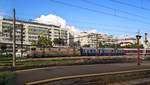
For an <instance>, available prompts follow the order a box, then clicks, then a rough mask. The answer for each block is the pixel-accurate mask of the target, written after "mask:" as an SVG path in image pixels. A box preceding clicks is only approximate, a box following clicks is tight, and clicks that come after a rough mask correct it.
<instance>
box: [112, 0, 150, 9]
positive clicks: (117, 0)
mask: <svg viewBox="0 0 150 85" xmlns="http://www.w3.org/2000/svg"><path fill="white" fill-rule="evenodd" d="M110 1H112V2H114V3H118V4H122V5H126V6H130V7H134V8H138V9H142V10H146V11H150V9H149V8H145V7H143V5H141V6H137V5H133V4H129V3H125V2H122V1H119V0H110ZM141 4H142V3H141Z"/></svg>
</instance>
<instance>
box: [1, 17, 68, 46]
mask: <svg viewBox="0 0 150 85" xmlns="http://www.w3.org/2000/svg"><path fill="white" fill-rule="evenodd" d="M12 23H13V21H12V20H11V19H1V20H0V43H8V44H11V43H12V32H13V24H12ZM21 26H23V29H21ZM21 34H22V37H23V44H25V45H31V43H32V41H38V39H39V37H40V36H41V35H42V36H45V37H48V38H51V39H52V40H54V38H63V39H64V40H65V43H66V46H67V45H69V32H68V30H67V29H65V28H60V26H56V25H47V24H42V23H37V22H28V21H22V20H17V21H16V43H17V44H20V43H21Z"/></svg>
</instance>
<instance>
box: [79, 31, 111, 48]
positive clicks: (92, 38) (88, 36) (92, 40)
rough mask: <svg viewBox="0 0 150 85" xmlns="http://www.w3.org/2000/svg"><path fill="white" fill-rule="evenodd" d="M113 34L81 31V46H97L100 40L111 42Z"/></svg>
mask: <svg viewBox="0 0 150 85" xmlns="http://www.w3.org/2000/svg"><path fill="white" fill-rule="evenodd" d="M113 40H114V38H113V36H112V35H106V34H100V33H89V32H81V33H80V34H79V41H80V45H81V46H88V47H96V45H98V44H99V43H100V42H105V43H110V42H113Z"/></svg>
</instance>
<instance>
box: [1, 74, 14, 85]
mask: <svg viewBox="0 0 150 85" xmlns="http://www.w3.org/2000/svg"><path fill="white" fill-rule="evenodd" d="M15 84H16V74H15V73H14V72H10V71H7V72H0V85H15Z"/></svg>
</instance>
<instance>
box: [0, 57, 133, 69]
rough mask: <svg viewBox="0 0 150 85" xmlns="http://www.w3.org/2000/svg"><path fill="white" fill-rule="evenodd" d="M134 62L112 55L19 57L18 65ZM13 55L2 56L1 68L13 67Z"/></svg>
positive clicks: (23, 66)
mask: <svg viewBox="0 0 150 85" xmlns="http://www.w3.org/2000/svg"><path fill="white" fill-rule="evenodd" d="M124 62H134V59H127V58H120V57H116V58H112V57H96V58H90V57H89V58H86V59H85V58H84V59H69V58H68V59H59V58H58V59H47V60H45V59H44V60H42V59H38V58H33V59H28V58H17V62H16V65H17V67H18V68H19V69H28V68H37V67H47V66H60V65H84V64H99V63H101V64H105V63H124ZM11 66H12V58H11V57H0V68H2V69H3V68H5V67H6V68H11Z"/></svg>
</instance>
